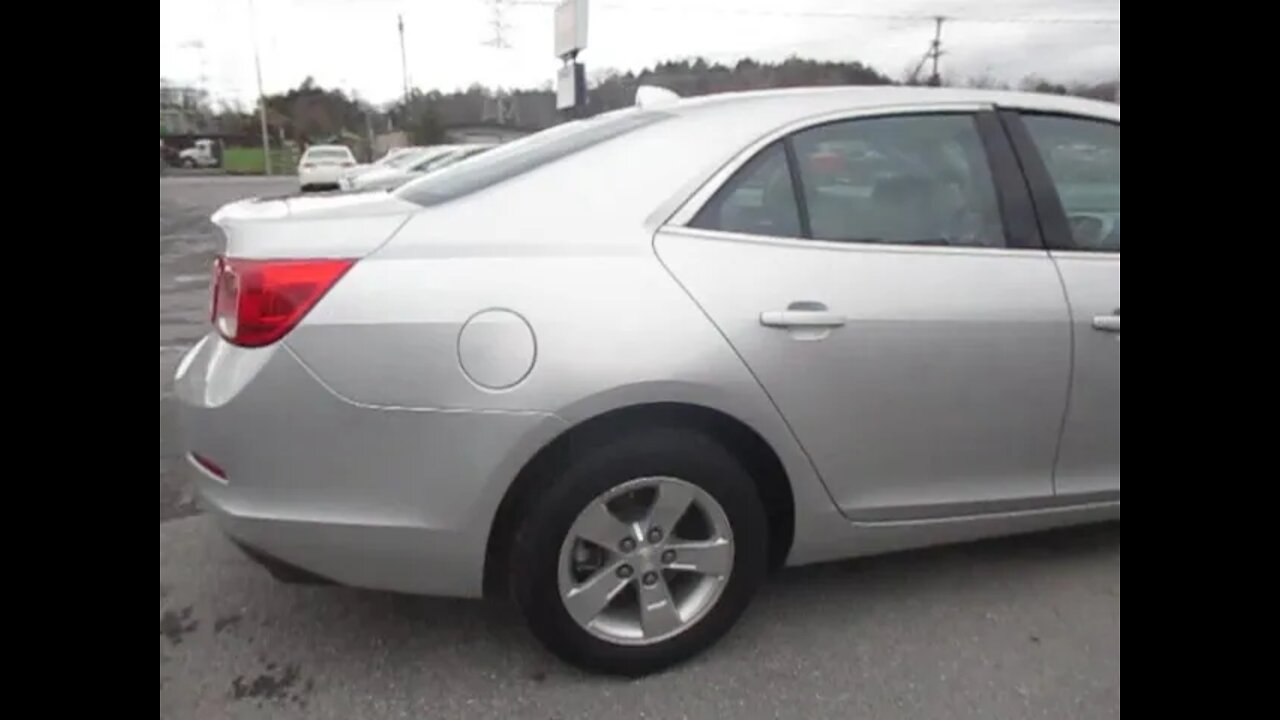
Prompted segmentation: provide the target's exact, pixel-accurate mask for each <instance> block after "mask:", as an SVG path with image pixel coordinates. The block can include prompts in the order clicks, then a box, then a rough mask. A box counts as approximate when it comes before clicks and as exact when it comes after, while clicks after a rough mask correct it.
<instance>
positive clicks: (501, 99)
mask: <svg viewBox="0 0 1280 720" xmlns="http://www.w3.org/2000/svg"><path fill="white" fill-rule="evenodd" d="M489 5H490V11H491V12H492V16H491V18H490V21H489V24H490V26H491V27H492V28H493V37H492V38H490V39H488V40H485V41H484V43H483V44H484V45H488V46H489V47H492V48H493V49H495V50H497V51H498V52H499V56H501V52H502V51H503V50H509V49H510V48H511V43H509V42H507V36H506V32H507V30H508V29H509V28H508V27H507V24H506V22H505V21H504V19H503V14H502V13H503V0H489ZM493 104H494V109H493V111H494V112H493V114H494V119H495V120H496V121H497V123H498V124H499V125H505V124H506V123H507V121H508V120H514V119H515V109H514V108H513V107H511V104H510V98H508V97H507V93H506V91H504V90H503V89H502V84H501V81H499V82H498V83H495V84H494V98H493Z"/></svg>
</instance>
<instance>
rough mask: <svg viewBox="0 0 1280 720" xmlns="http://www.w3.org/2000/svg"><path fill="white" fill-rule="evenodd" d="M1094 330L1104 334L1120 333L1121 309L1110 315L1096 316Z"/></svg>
mask: <svg viewBox="0 0 1280 720" xmlns="http://www.w3.org/2000/svg"><path fill="white" fill-rule="evenodd" d="M1093 329H1094V330H1101V331H1102V332H1114V333H1118V332H1120V308H1116V311H1115V312H1114V313H1111V314H1110V315H1095V316H1094V318H1093Z"/></svg>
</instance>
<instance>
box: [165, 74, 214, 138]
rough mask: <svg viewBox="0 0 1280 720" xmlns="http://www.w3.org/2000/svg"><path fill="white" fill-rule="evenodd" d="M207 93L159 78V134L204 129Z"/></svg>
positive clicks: (186, 132) (177, 133) (185, 133)
mask: <svg viewBox="0 0 1280 720" xmlns="http://www.w3.org/2000/svg"><path fill="white" fill-rule="evenodd" d="M208 106H209V93H207V92H205V91H204V90H202V89H200V88H195V87H191V86H189V85H180V84H177V83H173V82H169V81H168V80H165V79H164V78H160V134H161V135H187V134H191V133H197V132H201V131H202V130H204V129H205V125H206V124H207V118H208V115H209V112H208Z"/></svg>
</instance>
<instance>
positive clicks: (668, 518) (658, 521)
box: [646, 482, 693, 535]
mask: <svg viewBox="0 0 1280 720" xmlns="http://www.w3.org/2000/svg"><path fill="white" fill-rule="evenodd" d="M691 503H693V489H692V488H691V487H690V486H689V485H685V484H683V483H673V482H664V483H662V484H661V485H659V486H658V492H657V497H655V498H654V499H653V506H652V507H650V508H649V517H648V518H647V523H646V527H655V526H656V527H660V528H662V531H663V532H664V533H667V534H668V535H669V534H671V532H672V530H674V529H675V526H676V523H678V522H680V518H682V517H684V514H685V513H686V512H688V511H689V505H690V504H691Z"/></svg>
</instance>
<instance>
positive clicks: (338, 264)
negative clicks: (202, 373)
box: [213, 258, 355, 347]
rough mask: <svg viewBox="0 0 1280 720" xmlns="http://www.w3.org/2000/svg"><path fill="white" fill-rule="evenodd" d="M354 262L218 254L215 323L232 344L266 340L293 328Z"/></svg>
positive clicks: (260, 343) (259, 343)
mask: <svg viewBox="0 0 1280 720" xmlns="http://www.w3.org/2000/svg"><path fill="white" fill-rule="evenodd" d="M354 264H355V261H354V260H331V259H326V260H243V259H238V258H218V260H217V261H216V262H215V263H214V279H213V326H214V327H215V328H217V330H218V333H219V334H221V335H222V337H224V338H226V339H227V341H228V342H230V343H232V344H234V345H240V346H241V347H261V346H263V345H270V344H271V343H273V342H275V341H277V340H279V339H280V338H282V337H284V336H285V335H286V334H287V333H288V332H289V331H290V330H292V329H293V327H294V326H295V325H297V324H298V321H299V320H301V319H302V317H303V316H304V315H306V314H307V312H308V311H310V310H311V308H312V307H314V306H315V304H316V302H318V301H319V300H320V298H322V297H324V294H325V293H326V292H328V291H329V288H331V287H333V284H334V283H336V282H337V281H338V278H340V277H342V275H343V274H344V273H346V272H347V270H349V269H351V266H352V265H354Z"/></svg>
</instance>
